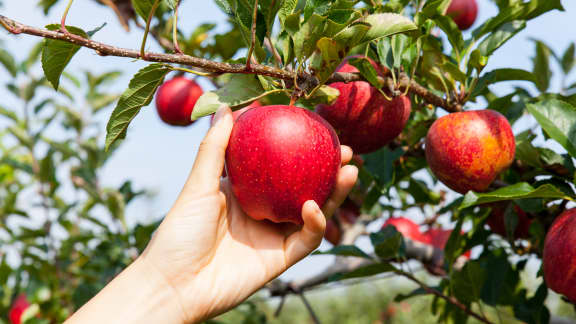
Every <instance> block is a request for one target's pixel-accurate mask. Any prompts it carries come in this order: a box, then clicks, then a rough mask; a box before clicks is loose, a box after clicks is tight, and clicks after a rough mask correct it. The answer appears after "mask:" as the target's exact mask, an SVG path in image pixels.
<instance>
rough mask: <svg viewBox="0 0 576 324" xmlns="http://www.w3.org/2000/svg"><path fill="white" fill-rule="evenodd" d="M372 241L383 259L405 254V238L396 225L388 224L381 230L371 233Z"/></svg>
mask: <svg viewBox="0 0 576 324" xmlns="http://www.w3.org/2000/svg"><path fill="white" fill-rule="evenodd" d="M370 241H371V242H372V245H373V246H374V252H376V255H377V256H378V257H379V258H380V259H382V260H389V259H393V258H397V257H401V256H403V254H404V240H403V238H402V234H400V233H399V232H398V230H396V228H395V227H394V226H391V225H389V226H386V227H384V228H382V229H381V230H380V231H379V232H376V233H371V234H370Z"/></svg>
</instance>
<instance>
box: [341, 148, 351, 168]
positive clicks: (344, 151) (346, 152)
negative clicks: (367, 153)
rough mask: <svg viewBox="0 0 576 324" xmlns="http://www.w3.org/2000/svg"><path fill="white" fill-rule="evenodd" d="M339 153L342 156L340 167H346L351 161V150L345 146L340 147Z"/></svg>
mask: <svg viewBox="0 0 576 324" xmlns="http://www.w3.org/2000/svg"><path fill="white" fill-rule="evenodd" d="M340 152H341V155H342V165H346V164H348V163H349V162H350V160H352V155H353V152H352V149H351V148H350V147H349V146H346V145H340Z"/></svg>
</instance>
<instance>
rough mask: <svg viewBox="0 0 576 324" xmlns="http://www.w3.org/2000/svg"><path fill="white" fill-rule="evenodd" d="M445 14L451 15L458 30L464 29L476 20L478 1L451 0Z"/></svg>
mask: <svg viewBox="0 0 576 324" xmlns="http://www.w3.org/2000/svg"><path fill="white" fill-rule="evenodd" d="M446 15H447V16H450V17H452V19H453V20H454V22H455V23H456V25H458V28H459V29H460V30H466V29H468V28H470V27H472V25H474V22H475V21H476V17H477V16H478V3H476V0H452V2H451V3H450V6H449V7H448V9H447V10H446Z"/></svg>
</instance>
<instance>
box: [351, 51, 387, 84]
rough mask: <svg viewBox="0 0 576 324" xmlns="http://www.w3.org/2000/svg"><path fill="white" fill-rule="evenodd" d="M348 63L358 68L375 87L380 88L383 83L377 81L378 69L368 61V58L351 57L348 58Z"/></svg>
mask: <svg viewBox="0 0 576 324" xmlns="http://www.w3.org/2000/svg"><path fill="white" fill-rule="evenodd" d="M348 63H349V64H350V65H352V66H354V67H356V68H357V69H358V71H359V72H360V74H361V75H362V76H363V77H364V78H366V80H368V82H370V84H371V85H372V86H374V87H376V88H378V89H379V88H382V86H383V84H382V83H381V82H380V81H378V71H376V69H375V68H374V66H373V65H372V64H371V63H370V61H369V60H368V58H364V57H363V58H353V59H351V60H348Z"/></svg>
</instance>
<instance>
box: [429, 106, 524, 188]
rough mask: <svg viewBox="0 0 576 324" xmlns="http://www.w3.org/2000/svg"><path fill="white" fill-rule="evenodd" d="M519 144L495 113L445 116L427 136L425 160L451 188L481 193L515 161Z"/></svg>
mask: <svg viewBox="0 0 576 324" xmlns="http://www.w3.org/2000/svg"><path fill="white" fill-rule="evenodd" d="M515 153H516V143H515V140H514V134H513V133H512V128H511V127H510V123H508V120H506V118H505V117H504V116H503V115H502V114H500V113H499V112H497V111H494V110H475V111H466V112H458V113H452V114H449V115H446V116H444V117H441V118H439V119H438V120H436V121H435V122H434V123H433V124H432V127H430V130H429V131H428V135H427V136H426V160H427V161H428V165H429V166H430V169H431V170H432V172H433V173H434V175H436V177H437V178H438V179H439V180H440V181H442V182H443V183H444V184H445V185H446V186H448V187H449V188H450V189H452V190H454V191H456V192H459V193H462V194H464V193H466V192H468V191H469V190H474V191H476V192H482V191H485V190H486V189H488V186H490V184H491V183H492V181H494V179H496V177H497V176H498V175H499V174H500V173H501V172H502V171H504V170H505V169H507V168H508V167H509V166H510V164H512V162H513V161H514V154H515Z"/></svg>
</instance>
